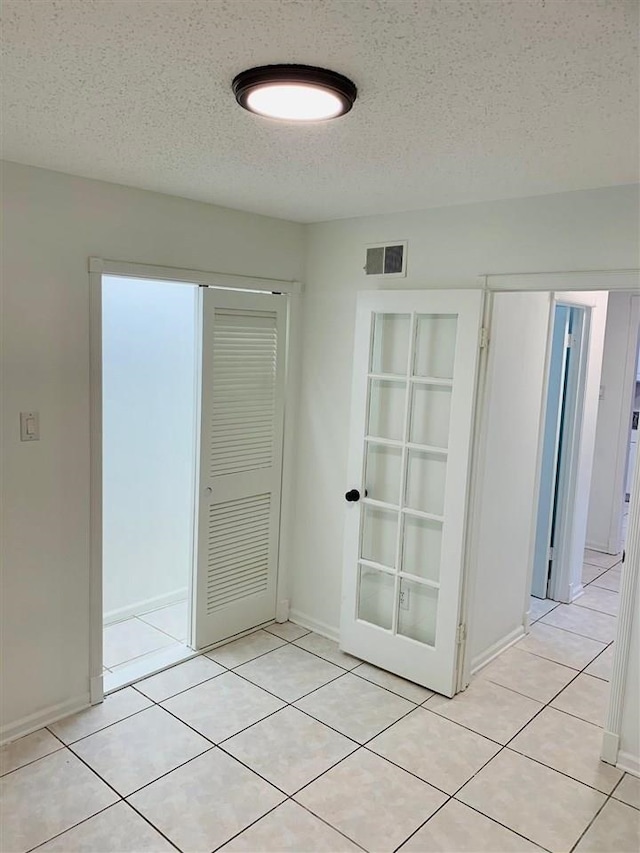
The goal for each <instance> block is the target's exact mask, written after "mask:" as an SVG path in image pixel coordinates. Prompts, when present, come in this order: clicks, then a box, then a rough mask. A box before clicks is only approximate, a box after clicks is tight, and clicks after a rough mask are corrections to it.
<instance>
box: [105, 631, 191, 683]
mask: <svg viewBox="0 0 640 853" xmlns="http://www.w3.org/2000/svg"><path fill="white" fill-rule="evenodd" d="M198 654H200V652H196V651H195V650H194V649H192V648H191V647H190V646H187V645H185V644H182V643H176V644H175V645H172V646H168V647H167V648H164V649H158V651H156V652H153V653H151V654H147V655H143V656H142V657H140V658H136V659H134V660H132V661H130V662H129V663H126V664H123V665H122V666H119V667H118V668H117V669H115V670H107V671H105V673H104V693H105V695H106V694H108V693H113V692H114V691H115V690H120V688H122V687H127V686H128V685H129V684H133V683H134V682H135V681H140V679H141V678H147V676H150V675H155V674H156V673H157V672H161V671H162V670H163V669H166V668H167V667H169V666H173V664H176V663H181V662H182V661H185V660H188V659H189V658H192V657H195V656H196V655H198Z"/></svg>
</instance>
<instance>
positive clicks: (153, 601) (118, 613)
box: [103, 586, 189, 625]
mask: <svg viewBox="0 0 640 853" xmlns="http://www.w3.org/2000/svg"><path fill="white" fill-rule="evenodd" d="M188 592H189V591H188V589H187V587H186V586H185V587H181V588H180V589H175V590H173V592H167V593H165V594H164V595H156V596H154V597H153V598H146V599H144V600H143V601H136V603H135V604H129V605H127V607H119V608H118V609H116V610H109V611H107V612H106V613H105V614H104V620H103V622H104V624H105V625H113V623H114V622H122V621H123V619H131V617H132V616H140V614H142V613H149V612H150V611H151V610H159V609H160V608H161V607H168V606H169V605H170V604H178V603H179V602H181V601H185V600H186V598H187V595H188Z"/></svg>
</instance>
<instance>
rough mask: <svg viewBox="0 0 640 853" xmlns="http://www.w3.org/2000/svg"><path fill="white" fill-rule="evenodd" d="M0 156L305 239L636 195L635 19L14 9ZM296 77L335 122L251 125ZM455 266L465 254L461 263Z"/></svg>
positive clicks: (597, 11)
mask: <svg viewBox="0 0 640 853" xmlns="http://www.w3.org/2000/svg"><path fill="white" fill-rule="evenodd" d="M3 18H4V21H3V35H2V39H3V50H4V57H3V60H2V66H3V76H4V103H3V107H2V119H3V133H4V143H3V156H4V158H5V159H7V160H14V161H18V162H21V163H29V164H33V165H36V166H43V167H46V168H49V169H56V170H59V171H63V172H71V173H74V174H78V175H84V176H88V177H93V178H100V179H103V180H107V181H115V182H117V183H121V184H128V185H131V186H138V187H143V188H146V189H151V190H158V191H160V192H165V193H171V194H174V195H180V196H185V197H188V198H194V199H200V200H203V201H208V202H214V203H216V204H221V205H226V206H229V207H235V208H241V209H245V210H251V211H256V212H259V213H266V214H271V215H275V216H280V217H285V218H290V219H296V220H301V221H316V220H323V219H333V218H339V217H345V216H354V215H361V214H369V213H378V212H391V211H398V210H409V209H418V208H426V207H434V206H439V205H446V204H457V203H462V202H469V201H481V200H487V199H497V198H509V197H515V196H526V195H537V194H543V193H550V192H559V191H563V190H574V189H583V188H591V187H599V186H605V185H612V184H620V183H629V182H633V181H636V180H637V179H638V58H637V47H638V3H637V2H636V0H632V2H628V0H475V2H473V0H468V2H462V0H206V2H204V0H203V1H202V2H196V1H195V0H143V1H142V2H138V0H18V2H15V0H5V2H4V3H3ZM272 62H302V63H307V64H311V65H321V66H327V67H329V68H333V69H335V70H336V71H340V72H342V73H344V74H346V75H347V76H349V77H351V78H352V79H353V80H354V81H355V82H356V84H357V85H358V87H359V90H360V96H359V99H358V101H357V103H356V106H355V108H354V110H353V111H352V112H351V113H350V114H349V115H347V116H346V117H344V118H342V119H339V120H337V121H335V122H331V123H328V124H316V125H312V126H305V127H302V126H291V125H283V124H280V123H275V122H271V121H268V120H265V119H261V118H258V117H256V116H252V115H250V114H249V113H246V112H244V111H243V110H241V109H240V108H239V107H238V106H237V105H236V104H235V101H234V98H233V95H232V93H231V90H230V83H231V80H232V78H233V77H234V75H235V74H237V73H238V72H239V71H241V70H243V69H244V68H247V67H250V66H253V65H261V64H266V63H272ZM462 248H463V247H461V249H462Z"/></svg>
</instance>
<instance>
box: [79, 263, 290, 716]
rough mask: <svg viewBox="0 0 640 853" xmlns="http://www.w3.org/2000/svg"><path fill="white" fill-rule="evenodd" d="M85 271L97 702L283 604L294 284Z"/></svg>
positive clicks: (109, 268) (168, 272)
mask: <svg viewBox="0 0 640 853" xmlns="http://www.w3.org/2000/svg"><path fill="white" fill-rule="evenodd" d="M89 272H90V293H91V574H90V576H91V600H90V614H91V615H90V620H91V628H90V654H89V658H90V688H91V702H92V704H96V703H98V702H101V701H102V699H103V697H104V693H105V692H107V693H109V692H112V691H113V690H117V689H119V688H120V687H124V686H126V685H127V684H131V683H133V682H134V681H137V680H139V679H141V678H145V677H147V676H150V675H153V674H154V673H156V672H160V671H161V670H163V669H166V668H167V667H169V666H172V665H173V664H175V663H178V662H180V661H182V660H185V659H187V658H189V657H193V656H195V655H197V654H199V653H201V652H206V651H208V650H210V649H212V648H213V647H214V646H216V645H220V644H222V643H224V642H227V641H229V640H230V639H232V638H237V637H240V636H243V635H244V634H248V633H250V632H251V631H253V630H255V629H256V628H260V627H263V626H265V625H269V624H271V623H272V622H273V621H274V620H276V613H277V619H278V621H286V619H287V618H288V604H289V601H288V598H289V597H288V593H287V577H288V573H287V571H286V566H285V567H284V568H282V567H281V565H280V564H281V562H282V561H281V558H280V539H281V525H284V526H285V527H286V526H287V525H288V524H290V508H289V507H288V506H285V511H284V512H283V511H282V493H283V487H284V488H287V487H288V485H289V484H290V480H291V476H292V470H293V468H292V466H293V462H294V455H293V446H292V443H291V440H289V442H288V443H285V398H286V391H287V374H288V341H289V331H290V328H291V327H292V326H293V324H294V322H295V321H294V319H293V318H294V317H295V316H297V311H298V310H299V309H298V304H297V298H296V297H297V296H298V294H299V293H300V290H301V287H300V284H299V283H298V282H287V281H280V280H276V279H262V278H251V277H246V276H239V275H227V274H221V273H206V272H201V271H191V270H186V269H170V268H165V267H157V266H147V265H142V264H130V263H125V262H119V261H104V260H102V259H100V258H91V259H90V261H89ZM290 402H291V401H290ZM292 411H293V406H292V405H291V406H290V407H289V409H288V413H289V414H288V415H287V417H289V418H291V412H292ZM291 434H292V431H291V424H290V425H289V435H291ZM283 484H284V486H283Z"/></svg>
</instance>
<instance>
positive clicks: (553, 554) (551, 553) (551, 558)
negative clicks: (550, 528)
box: [547, 545, 556, 563]
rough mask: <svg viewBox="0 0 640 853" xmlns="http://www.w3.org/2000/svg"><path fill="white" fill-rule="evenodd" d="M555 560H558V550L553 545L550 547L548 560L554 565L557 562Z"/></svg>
mask: <svg viewBox="0 0 640 853" xmlns="http://www.w3.org/2000/svg"><path fill="white" fill-rule="evenodd" d="M555 558H556V549H555V548H554V547H553V545H551V546H550V547H549V554H548V556H547V559H548V560H549V562H550V563H552V562H553V561H554V560H555Z"/></svg>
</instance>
